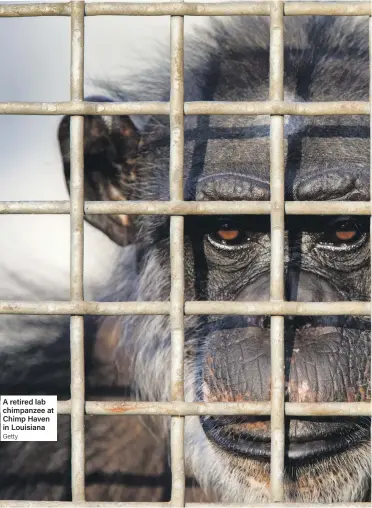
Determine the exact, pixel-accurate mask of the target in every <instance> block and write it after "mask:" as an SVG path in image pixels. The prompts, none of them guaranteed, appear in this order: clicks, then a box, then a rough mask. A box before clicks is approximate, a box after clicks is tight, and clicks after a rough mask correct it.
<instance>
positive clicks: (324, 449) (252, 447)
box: [206, 431, 356, 462]
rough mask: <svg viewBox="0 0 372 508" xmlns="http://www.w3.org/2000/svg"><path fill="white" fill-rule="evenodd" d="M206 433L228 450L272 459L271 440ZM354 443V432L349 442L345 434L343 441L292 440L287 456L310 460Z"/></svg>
mask: <svg viewBox="0 0 372 508" xmlns="http://www.w3.org/2000/svg"><path fill="white" fill-rule="evenodd" d="M206 435H207V437H208V439H209V440H210V441H212V442H214V443H215V444H216V445H218V446H219V447H220V448H222V449H224V450H226V451H228V452H231V453H235V454H239V455H244V456H246V457H250V458H253V459H256V460H260V459H261V460H269V459H270V448H271V443H270V442H264V441H253V440H250V439H241V438H240V439H237V440H234V439H231V438H229V437H227V436H226V434H225V432H223V431H222V432H221V431H216V432H212V433H211V432H208V433H207V434H206ZM353 444H356V440H355V439H354V440H353V437H352V434H351V435H350V437H348V440H347V443H346V440H345V436H343V439H342V441H341V440H336V439H319V440H312V441H304V442H291V443H289V444H288V445H287V446H286V450H285V456H286V459H287V460H288V461H292V462H310V461H312V460H315V459H316V460H319V459H320V458H324V457H326V456H329V455H334V454H336V453H340V452H342V451H345V450H346V449H347V448H350V447H351V446H352V445H353Z"/></svg>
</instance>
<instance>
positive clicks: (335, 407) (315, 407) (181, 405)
mask: <svg viewBox="0 0 372 508" xmlns="http://www.w3.org/2000/svg"><path fill="white" fill-rule="evenodd" d="M63 407H64V406H63ZM63 407H62V408H61V409H63ZM58 411H59V407H58ZM85 411H86V414H88V415H119V414H125V415H159V416H191V415H204V416H208V415H211V416H213V415H223V416H230V415H231V416H233V415H269V414H270V411H271V404H270V402H209V403H205V402H133V401H129V402H121V401H110V402H107V401H88V402H86V403H85ZM371 411H372V407H371V403H370V402H327V403H304V402H298V403H297V402H286V403H285V414H286V415H288V416H371Z"/></svg>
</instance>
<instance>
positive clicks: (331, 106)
mask: <svg viewBox="0 0 372 508" xmlns="http://www.w3.org/2000/svg"><path fill="white" fill-rule="evenodd" d="M169 111H170V105H169V103H168V102H150V101H148V102H147V101H144V102H117V103H107V102H106V103H99V102H94V103H92V102H80V103H73V102H0V115H105V116H110V115H111V116H112V115H169ZM369 111H370V104H369V102H363V101H349V102H348V101H343V102H338V101H334V102H308V103H306V102H286V101H276V102H274V101H266V102H264V101H258V102H239V101H238V102H228V101H226V102H218V101H194V102H185V103H184V114H185V115H251V116H252V115H292V116H296V115H297V116H319V115H369Z"/></svg>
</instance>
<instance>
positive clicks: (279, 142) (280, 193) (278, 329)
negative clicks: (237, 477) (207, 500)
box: [248, 0, 285, 502]
mask: <svg viewBox="0 0 372 508" xmlns="http://www.w3.org/2000/svg"><path fill="white" fill-rule="evenodd" d="M283 98H284V17H283V0H275V1H274V2H273V3H272V4H271V13H270V100H272V101H275V100H278V101H280V100H283ZM270 195H271V214H270V218H271V264H270V300H271V301H276V302H282V301H283V300H284V116H282V115H272V116H271V118H270ZM248 306H249V304H248ZM270 348H271V420H270V422H271V423H270V425H271V455H270V457H271V460H270V488H271V498H272V501H275V502H280V501H283V500H284V430H285V427H284V317H283V316H278V315H272V316H271V327H270Z"/></svg>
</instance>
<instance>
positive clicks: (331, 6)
mask: <svg viewBox="0 0 372 508" xmlns="http://www.w3.org/2000/svg"><path fill="white" fill-rule="evenodd" d="M269 14H270V3H269V2H239V3H233V2H222V3H195V2H192V3H185V4H178V3H175V2H170V3H165V2H159V3H153V4H152V3H144V4H137V3H119V2H107V3H100V2H92V3H90V4H87V5H86V6H85V15H86V16H112V15H116V16H117V15H126V16H170V15H173V16H174V15H178V16H241V15H245V16H248V15H255V16H268V15H269ZM369 14H370V4H369V2H348V3H344V2H325V3H324V4H319V2H287V3H285V4H284V15H285V16H304V15H323V16H368V15H369ZM70 15H71V7H70V4H69V3H57V4H53V3H49V4H44V5H43V4H37V3H32V4H28V5H24V4H15V5H14V4H13V5H12V4H10V5H1V6H0V17H35V16H70Z"/></svg>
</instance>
